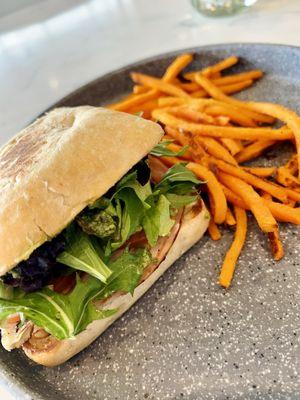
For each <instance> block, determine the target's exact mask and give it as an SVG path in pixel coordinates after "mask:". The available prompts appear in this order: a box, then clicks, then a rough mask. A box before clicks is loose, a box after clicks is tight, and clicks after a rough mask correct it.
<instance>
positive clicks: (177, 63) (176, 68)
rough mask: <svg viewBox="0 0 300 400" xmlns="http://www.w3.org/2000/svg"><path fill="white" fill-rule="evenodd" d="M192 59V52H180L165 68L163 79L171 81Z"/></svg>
mask: <svg viewBox="0 0 300 400" xmlns="http://www.w3.org/2000/svg"><path fill="white" fill-rule="evenodd" d="M192 61H193V56H192V54H181V55H180V56H178V57H176V58H175V60H174V61H173V62H172V63H171V64H170V65H169V67H168V68H167V69H166V72H165V73H164V76H163V80H164V81H166V82H171V81H172V80H173V79H175V78H176V77H177V75H178V74H179V73H180V72H181V71H182V70H183V69H184V68H185V67H186V66H187V65H188V64H189V63H191V62H192Z"/></svg>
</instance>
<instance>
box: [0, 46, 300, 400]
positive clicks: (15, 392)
mask: <svg viewBox="0 0 300 400" xmlns="http://www.w3.org/2000/svg"><path fill="white" fill-rule="evenodd" d="M241 47H260V48H263V47H267V48H274V49H275V48H276V49H278V48H282V49H286V50H288V49H289V50H295V51H299V55H300V46H292V45H285V44H276V43H256V42H253V43H252V42H249V43H248V42H244V43H241V42H233V43H220V44H217V43H216V44H212V45H205V46H194V47H189V48H182V49H176V50H174V51H169V52H166V53H160V54H157V55H153V56H150V57H147V58H144V59H141V60H138V61H135V62H133V63H130V64H127V65H125V66H122V67H121V68H117V69H115V70H113V71H111V72H108V73H106V74H104V75H101V76H99V77H98V78H95V79H93V80H92V81H90V82H87V83H86V84H84V85H82V86H80V87H79V88H78V89H75V90H73V91H72V92H70V93H69V94H67V95H66V96H64V97H62V98H61V99H60V100H58V101H56V102H55V103H53V104H52V105H51V106H49V107H48V108H47V109H46V110H45V111H44V112H42V113H40V114H38V115H37V116H36V118H37V117H39V116H41V115H43V114H44V113H46V112H48V111H50V110H51V109H53V108H55V107H57V106H58V105H59V104H60V103H64V102H67V101H68V100H69V99H70V98H71V97H73V96H74V95H76V94H79V93H80V92H81V91H83V90H85V89H87V88H88V87H89V86H93V85H95V84H97V82H99V81H101V80H104V79H108V78H110V77H113V76H115V75H117V74H121V73H123V72H126V71H127V70H130V69H136V68H138V67H140V66H143V65H145V64H147V63H151V62H154V61H157V60H160V59H161V58H166V57H172V56H176V55H178V54H180V53H183V52H190V53H199V52H201V51H205V50H210V51H214V50H218V49H219V50H226V49H228V48H236V49H237V50H236V52H237V53H238V48H241ZM237 55H238V54H237ZM103 104H105V102H103ZM36 118H34V120H35V119H36ZM1 364H2V363H1V360H0V385H1V386H2V387H4V388H6V389H8V391H9V392H10V394H11V395H12V396H14V397H15V398H16V399H28V400H29V399H32V400H44V397H42V396H40V395H39V394H38V393H37V392H36V391H35V390H34V389H32V388H30V387H28V386H27V385H24V383H23V382H22V380H21V379H19V378H17V377H16V376H13V377H12V370H11V369H10V368H9V367H6V366H5V365H4V366H3V365H1Z"/></svg>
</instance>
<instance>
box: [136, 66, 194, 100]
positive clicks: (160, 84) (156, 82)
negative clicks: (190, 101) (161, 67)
mask: <svg viewBox="0 0 300 400" xmlns="http://www.w3.org/2000/svg"><path fill="white" fill-rule="evenodd" d="M131 78H132V80H133V81H134V82H135V83H138V84H140V85H143V86H146V87H148V88H151V89H155V90H158V91H160V92H163V93H167V94H170V95H171V96H178V97H188V94H187V93H186V92H185V91H183V90H182V89H180V88H179V87H177V86H175V85H173V84H172V83H168V82H165V81H163V80H162V79H158V78H155V77H153V76H150V75H145V74H140V73H138V72H132V73H131Z"/></svg>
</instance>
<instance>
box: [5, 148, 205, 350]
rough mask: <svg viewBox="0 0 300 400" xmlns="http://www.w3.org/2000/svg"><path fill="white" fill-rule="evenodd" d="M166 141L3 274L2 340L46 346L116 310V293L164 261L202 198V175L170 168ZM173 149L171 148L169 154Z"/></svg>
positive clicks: (128, 289) (12, 345)
mask: <svg viewBox="0 0 300 400" xmlns="http://www.w3.org/2000/svg"><path fill="white" fill-rule="evenodd" d="M165 151H167V150H166V149H164V148H163V147H162V146H161V144H160V145H158V146H157V148H155V149H154V150H153V154H154V155H155V156H156V157H153V156H151V155H150V156H149V158H148V159H146V160H142V161H141V162H140V163H138V164H137V165H136V166H135V167H133V168H132V170H130V171H129V172H128V173H127V174H126V175H125V176H124V177H123V178H122V179H121V180H120V181H119V182H118V183H117V184H116V185H115V186H114V187H113V188H112V189H110V190H109V191H108V192H107V193H106V194H105V195H104V196H102V197H101V198H99V199H98V200H96V201H95V202H94V203H92V204H90V205H89V206H88V207H86V208H85V209H84V210H83V211H82V212H81V213H80V214H79V215H78V216H77V217H76V218H75V220H74V221H73V222H72V223H71V224H69V226H67V227H66V228H65V229H64V231H63V232H61V233H60V234H59V235H58V236H57V237H55V238H53V239H52V240H51V241H49V242H46V243H44V244H43V245H42V246H40V247H39V248H38V249H36V250H35V251H34V252H33V253H32V254H31V256H30V257H29V258H28V259H27V260H25V261H22V262H21V263H19V264H18V265H17V266H16V267H15V268H14V269H13V270H12V271H11V272H9V273H7V274H6V275H4V276H3V277H1V280H0V324H1V336H2V344H3V346H4V347H5V348H6V349H7V350H11V349H13V348H17V347H21V346H24V347H26V348H30V347H31V348H32V349H35V350H36V351H39V350H45V349H47V348H49V346H52V345H53V343H55V341H57V340H63V339H69V338H73V337H75V336H76V335H78V334H79V333H80V332H82V331H83V330H85V328H86V327H87V326H88V325H89V324H90V323H91V322H92V321H94V320H98V319H103V318H107V317H110V316H112V315H113V314H114V313H116V312H117V310H116V309H112V308H110V307H109V299H111V298H112V297H113V296H118V295H122V294H125V293H131V294H133V292H134V290H135V288H136V287H137V286H138V285H139V284H140V283H141V282H143V281H144V280H145V279H147V277H149V276H150V274H151V273H152V272H153V271H154V270H155V269H156V268H157V267H158V265H159V264H160V263H161V262H162V260H163V259H164V258H165V256H166V254H167V253H168V250H169V249H170V247H171V246H172V244H173V242H174V240H175V238H176V235H177V233H178V231H179V228H180V222H181V218H182V215H183V209H184V207H185V206H186V205H188V204H191V203H194V202H196V201H197V200H199V192H198V185H199V184H200V182H199V180H198V179H197V178H196V177H195V175H194V174H193V173H192V172H191V171H189V170H188V169H187V168H186V167H185V165H184V164H177V165H175V166H173V167H171V168H169V169H168V168H167V167H166V166H165V165H164V164H163V163H161V162H160V160H159V159H158V158H157V156H159V155H165ZM167 155H170V154H167Z"/></svg>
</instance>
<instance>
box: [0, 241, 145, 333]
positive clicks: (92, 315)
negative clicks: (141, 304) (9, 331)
mask: <svg viewBox="0 0 300 400" xmlns="http://www.w3.org/2000/svg"><path fill="white" fill-rule="evenodd" d="M151 261H152V258H151V255H150V253H149V252H148V250H146V249H140V250H138V251H137V252H135V253H130V252H129V251H128V250H125V251H124V253H123V254H122V255H121V256H120V257H119V258H118V259H117V260H115V261H113V262H110V263H109V266H110V268H111V271H112V274H111V276H110V277H109V278H108V282H107V285H105V284H103V283H102V282H100V281H99V280H98V279H95V278H94V277H92V276H88V277H87V280H86V281H83V280H81V279H80V278H79V276H77V278H76V286H75V288H74V289H73V291H72V292H71V293H69V294H66V295H65V294H60V293H56V292H54V291H53V290H51V289H50V288H48V287H46V288H44V289H42V290H40V291H37V292H34V293H29V294H24V296H22V297H18V296H14V297H13V298H12V299H10V300H6V299H0V322H2V321H3V320H5V318H6V317H8V316H9V315H10V314H14V313H17V312H19V313H23V314H24V316H25V317H26V319H28V320H30V321H32V322H33V323H34V324H36V325H37V326H40V327H42V328H44V329H45V330H46V331H47V332H48V333H50V334H51V335H53V336H55V337H56V338H58V339H61V340H62V339H67V338H72V337H74V336H75V335H77V334H78V333H80V332H81V331H83V330H84V329H85V328H86V327H87V325H88V324H90V323H91V322H92V321H94V320H97V319H102V318H107V317H109V316H111V315H113V314H114V313H115V312H116V311H117V310H98V309H96V308H95V306H94V304H93V301H94V300H101V299H105V298H107V297H108V296H110V295H111V294H112V293H115V292H116V291H121V292H123V293H131V294H132V293H133V292H134V289H135V288H136V286H137V285H138V283H139V281H140V278H141V276H142V273H143V270H144V268H145V267H146V266H147V265H149V264H150V263H151Z"/></svg>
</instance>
